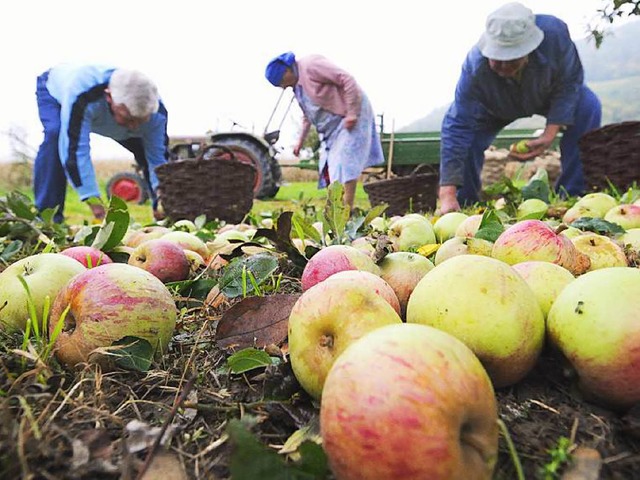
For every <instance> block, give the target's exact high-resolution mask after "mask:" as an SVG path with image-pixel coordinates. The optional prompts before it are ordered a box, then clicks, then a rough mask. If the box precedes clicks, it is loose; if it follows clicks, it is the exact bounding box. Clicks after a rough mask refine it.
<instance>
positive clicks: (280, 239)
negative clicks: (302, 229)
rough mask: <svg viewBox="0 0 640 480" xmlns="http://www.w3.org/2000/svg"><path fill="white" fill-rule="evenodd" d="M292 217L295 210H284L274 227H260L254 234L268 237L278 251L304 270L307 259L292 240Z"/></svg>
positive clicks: (257, 236) (258, 236) (259, 236)
mask: <svg viewBox="0 0 640 480" xmlns="http://www.w3.org/2000/svg"><path fill="white" fill-rule="evenodd" d="M292 218H293V212H282V213H281V214H280V215H279V216H278V219H277V220H276V223H275V226H274V227H273V228H260V229H258V230H257V231H256V233H254V234H253V239H254V240H257V239H258V238H266V239H267V240H269V241H270V242H271V243H273V245H274V246H275V247H276V249H277V250H278V251H280V252H284V253H285V254H286V255H287V258H288V259H289V260H290V261H291V263H293V265H295V266H296V267H297V268H298V269H300V271H302V270H303V269H304V267H305V265H306V264H307V259H306V258H305V256H304V255H302V254H301V253H300V251H299V250H298V249H297V248H296V246H295V245H294V244H293V242H292V241H291V224H292ZM314 230H315V229H314Z"/></svg>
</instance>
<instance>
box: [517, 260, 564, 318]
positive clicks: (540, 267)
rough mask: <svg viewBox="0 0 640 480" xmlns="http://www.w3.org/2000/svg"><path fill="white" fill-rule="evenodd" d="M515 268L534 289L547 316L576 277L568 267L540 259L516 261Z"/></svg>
mask: <svg viewBox="0 0 640 480" xmlns="http://www.w3.org/2000/svg"><path fill="white" fill-rule="evenodd" d="M513 269H514V270H515V271H516V272H518V273H519V274H520V276H521V277H522V278H524V279H525V281H526V282H527V284H528V285H529V287H531V290H533V293H534V294H535V295H536V298H537V299H538V303H539V304H540V308H541V309H542V313H543V314H544V317H545V318H547V315H548V314H549V310H550V309H551V305H553V302H554V301H555V300H556V298H557V297H558V295H559V294H560V292H561V291H562V290H563V289H564V288H565V287H566V286H567V285H569V284H570V283H571V282H572V281H573V280H574V279H575V277H574V276H573V274H572V273H571V272H570V271H569V270H567V269H566V268H564V267H561V266H560V265H556V264H555V263H551V262H543V261H540V260H530V261H528V262H522V263H516V264H515V265H514V266H513Z"/></svg>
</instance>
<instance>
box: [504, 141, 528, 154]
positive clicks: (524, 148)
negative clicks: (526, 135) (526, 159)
mask: <svg viewBox="0 0 640 480" xmlns="http://www.w3.org/2000/svg"><path fill="white" fill-rule="evenodd" d="M509 150H511V151H512V152H514V153H529V141H528V140H520V141H518V142H516V143H512V144H511V146H510V148H509Z"/></svg>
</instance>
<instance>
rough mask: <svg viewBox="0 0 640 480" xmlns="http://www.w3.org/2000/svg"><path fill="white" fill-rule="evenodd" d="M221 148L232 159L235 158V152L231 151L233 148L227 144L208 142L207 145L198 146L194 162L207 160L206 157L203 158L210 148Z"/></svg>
mask: <svg viewBox="0 0 640 480" xmlns="http://www.w3.org/2000/svg"><path fill="white" fill-rule="evenodd" d="M214 149H215V150H222V151H223V152H225V153H228V154H229V155H230V156H231V158H232V160H237V158H236V154H235V153H234V152H233V150H231V149H230V148H229V147H228V146H227V145H222V144H219V143H210V144H209V145H204V144H203V146H202V147H201V148H200V151H199V152H198V155H197V156H196V158H195V161H196V162H201V161H207V160H209V159H208V158H207V159H205V158H204V156H205V154H206V153H207V152H209V151H210V150H214Z"/></svg>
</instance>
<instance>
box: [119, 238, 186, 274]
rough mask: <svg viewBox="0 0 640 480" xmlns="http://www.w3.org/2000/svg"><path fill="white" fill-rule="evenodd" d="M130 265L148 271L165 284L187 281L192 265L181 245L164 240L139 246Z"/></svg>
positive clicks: (134, 251)
mask: <svg viewBox="0 0 640 480" xmlns="http://www.w3.org/2000/svg"><path fill="white" fill-rule="evenodd" d="M194 253H195V252H194ZM195 254H196V255H197V253H195ZM128 263H129V265H133V266H134V267H138V268H141V269H143V270H146V271H147V272H149V273H151V274H152V275H154V276H156V277H157V278H158V279H160V281H161V282H163V283H167V282H180V281H182V280H186V279H187V278H189V273H190V271H191V263H190V262H189V259H188V258H187V255H186V254H185V250H183V249H182V247H180V245H177V244H175V243H173V242H169V241H167V240H163V239H162V238H156V239H154V240H148V241H146V242H143V243H141V244H140V245H138V246H137V247H136V248H135V249H134V250H133V252H131V255H130V256H129V262H128Z"/></svg>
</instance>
